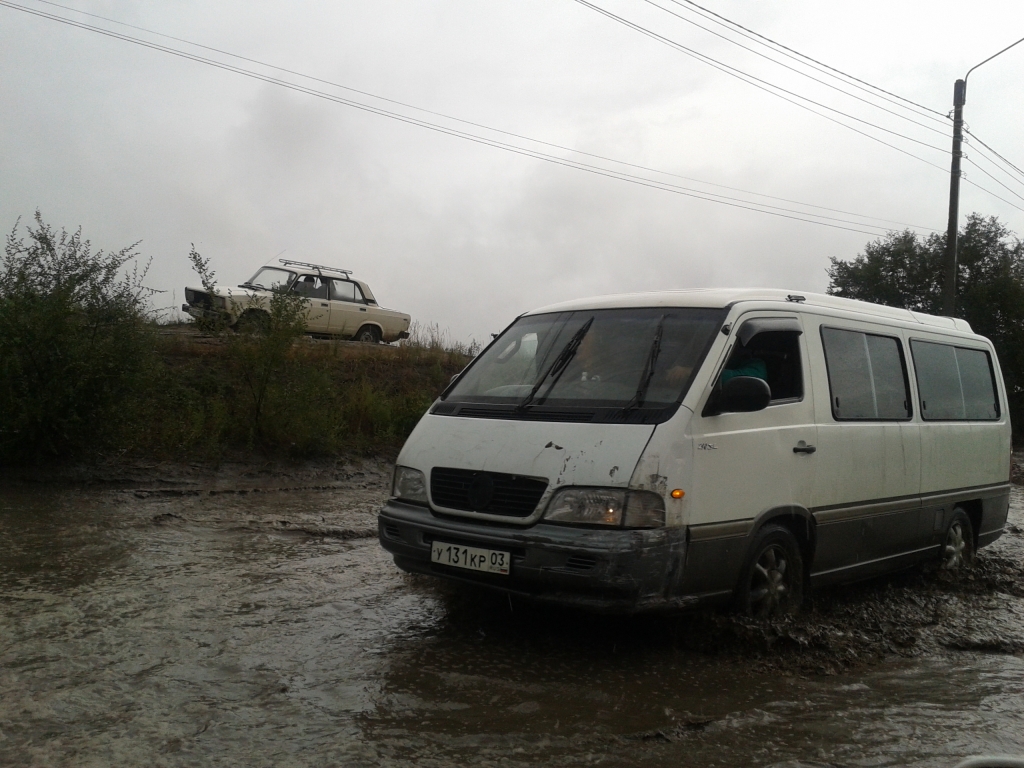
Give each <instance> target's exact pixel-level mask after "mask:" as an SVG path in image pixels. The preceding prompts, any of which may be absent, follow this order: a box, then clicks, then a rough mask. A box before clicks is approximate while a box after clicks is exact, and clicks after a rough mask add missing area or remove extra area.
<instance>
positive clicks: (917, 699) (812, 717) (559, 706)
mask: <svg viewBox="0 0 1024 768" xmlns="http://www.w3.org/2000/svg"><path fill="white" fill-rule="evenodd" d="M235 484H236V485H238V486H239V487H242V486H246V487H248V486H251V485H252V483H248V485H247V483H246V482H242V481H238V482H236V483H235ZM385 484H386V480H385V474H384V472H376V473H374V472H372V471H371V472H369V473H367V474H362V475H360V474H358V473H355V474H352V475H350V476H348V477H346V478H343V479H342V480H340V481H337V482H333V483H332V484H331V485H332V487H330V488H326V489H324V488H320V489H313V490H309V489H307V490H301V489H299V490H285V491H282V490H276V489H274V488H273V487H271V486H272V483H270V484H269V485H268V484H267V483H264V486H265V487H264V488H263V489H262V490H261V492H259V493H254V492H250V493H246V494H237V493H221V492H218V493H214V494H212V495H211V494H210V493H209V492H208V490H207V489H203V490H202V491H201V492H199V491H197V490H194V489H186V490H185V492H184V493H182V492H181V491H170V492H168V491H164V490H160V489H156V490H153V489H146V490H138V489H120V490H100V491H96V490H68V489H64V490H60V489H48V490H47V489H38V488H35V489H29V490H24V489H22V490H12V489H10V488H8V489H6V490H3V491H0V765H59V766H64V765H73V766H94V765H95V766H107V765H167V766H178V765H189V766H191V765H214V764H216V765H245V766H262V765H267V766H271V765H273V766H292V765H295V766H307V765H308V766H323V765H343V766H361V765H366V766H378V765H379V766H391V765H394V766H401V765H421V766H449V765H470V764H472V765H495V766H498V765H500V766H520V765H523V766H526V765H529V766H535V765H543V766H564V765H572V766H575V765H609V766H709V765H719V766H789V767H796V766H821V765H835V766H854V765H856V766H888V765H892V766H952V765H954V764H955V763H956V762H957V761H958V760H959V759H961V758H963V757H964V756H967V755H971V754H980V753H1011V754H1024V655H1022V653H1021V650H1022V649H1024V584H1022V583H1020V582H1021V579H1020V576H1021V571H1020V569H1019V568H1017V566H1019V565H1020V560H1021V554H1022V551H1024V546H1022V544H1024V536H1022V535H1021V534H1022V529H1021V528H1020V525H1021V523H1022V522H1024V514H1022V513H1024V503H1022V502H1024V499H1022V497H1021V496H1020V495H1019V494H1018V495H1016V496H1015V498H1014V508H1013V512H1012V518H1011V523H1012V524H1013V526H1014V530H1013V531H1011V533H1009V534H1008V535H1007V536H1005V537H1004V538H1003V539H1002V540H1000V542H998V543H997V545H995V546H993V547H991V548H989V549H988V550H984V551H983V555H982V557H981V563H980V565H979V568H978V569H977V571H976V572H972V574H968V575H964V576H963V577H962V578H960V577H958V580H953V581H950V580H948V579H947V580H945V581H943V580H942V579H941V578H940V575H935V574H926V573H925V574H922V573H915V574H911V575H909V576H901V577H898V578H896V579H889V580H883V581H881V582H874V583H872V584H869V585H864V586H861V587H856V588H854V589H850V590H843V591H836V592H832V593H827V594H825V595H823V596H820V597H818V598H816V603H815V604H814V605H812V606H811V607H810V610H809V611H808V615H807V616H805V617H804V618H802V619H801V622H802V623H796V624H793V625H787V626H781V627H776V628H773V629H772V630H771V631H762V629H760V628H757V627H754V628H751V627H750V626H747V625H744V624H742V623H737V622H735V621H734V620H733V619H731V618H729V617H723V616H721V615H720V614H698V615H694V616H688V617H674V618H644V619H622V618H620V619H602V618H595V617H592V616H587V615H584V614H575V613H570V612H564V611H552V610H545V609H539V608H535V607H531V606H529V605H524V604H520V603H512V602H509V601H508V600H507V599H506V598H493V597H489V596H486V595H477V594H473V593H465V592H460V591H451V590H449V589H447V588H444V587H439V586H438V585H436V584H435V583H433V582H432V581H430V580H427V579H423V578H414V577H410V576H406V575H402V574H401V573H399V572H398V571H397V570H396V569H395V568H394V566H393V564H392V563H391V562H390V559H389V558H388V557H387V556H386V555H385V554H384V553H383V552H382V551H381V550H380V548H379V547H378V545H377V543H376V539H375V523H374V510H375V508H376V506H377V504H378V503H379V501H380V500H381V498H382V497H383V494H384V487H385ZM221 485H222V486H223V485H224V484H223V483H221ZM228 485H230V483H229V484H228ZM220 490H221V491H224V490H231V489H230V488H224V487H221V488H220ZM910 608H912V609H913V610H910ZM890 609H891V610H890ZM901 617H902V618H901ZM901 623H902V624H901ZM823 626H824V627H827V631H825V630H821V627H823ZM822 632H825V634H827V635H828V637H827V638H826V639H824V640H823V639H822V637H823V635H822ZM816 633H817V634H816ZM808 638H810V639H809V640H808ZM901 638H902V639H901ZM908 638H909V639H908ZM965 648H966V649H968V650H963V649H965ZM978 649H984V650H978ZM994 651H998V652H994ZM829 654H834V655H835V656H836V657H837V658H838V659H839V661H838V662H837V663H835V664H833V663H831V661H830V659H829ZM825 672H828V673H830V674H824V673H825Z"/></svg>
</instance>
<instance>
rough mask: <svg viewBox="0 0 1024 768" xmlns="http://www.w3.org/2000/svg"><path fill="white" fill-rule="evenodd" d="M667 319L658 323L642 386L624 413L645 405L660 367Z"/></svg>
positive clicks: (645, 365)
mask: <svg viewBox="0 0 1024 768" xmlns="http://www.w3.org/2000/svg"><path fill="white" fill-rule="evenodd" d="M666 317H668V315H662V316H661V320H659V321H658V327H657V329H656V330H655V331H654V341H652V342H651V349H650V351H649V352H648V353H647V362H646V363H645V364H644V373H643V377H642V378H641V379H640V384H639V385H638V386H637V388H636V394H635V395H633V399H632V400H630V401H629V402H628V403H626V404H625V405H624V406H623V407H622V410H623V411H629V410H632V409H633V408H639V407H640V406H642V405H643V404H644V398H645V397H647V389H648V387H650V386H651V379H653V378H654V371H655V368H656V367H657V365H658V355H659V354H661V335H662V332H663V331H664V330H665V318H666Z"/></svg>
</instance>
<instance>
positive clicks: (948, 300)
mask: <svg viewBox="0 0 1024 768" xmlns="http://www.w3.org/2000/svg"><path fill="white" fill-rule="evenodd" d="M1020 43H1024V37H1022V38H1021V39H1020V40H1018V41H1017V42H1016V43H1013V44H1011V45H1008V46H1006V47H1005V48H1003V50H1001V51H999V52H998V53H994V54H992V55H991V56H989V57H988V58H987V59H985V61H983V62H981V63H979V64H975V65H974V66H973V67H971V68H970V69H969V70H967V74H966V75H964V79H963V80H957V81H956V82H955V83H954V84H953V162H952V164H951V166H950V171H949V225H948V227H947V228H946V281H945V285H944V286H943V296H942V311H943V312H944V313H945V314H946V316H947V317H953V313H954V311H955V310H956V239H957V220H958V219H959V218H960V158H961V157H963V152H961V151H960V145H961V144H962V143H963V138H964V133H963V129H964V104H966V103H967V78H968V77H970V76H971V72H973V71H974V70H976V69H977V68H978V67H980V66H981V65H982V64H987V63H988V62H990V61H992V59H994V58H995V57H996V56H998V55H999V54H1000V53H1006V52H1007V51H1008V50H1010V49H1011V48H1013V46H1014V45H1019V44H1020Z"/></svg>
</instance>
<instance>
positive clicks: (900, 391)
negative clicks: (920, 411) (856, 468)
mask: <svg viewBox="0 0 1024 768" xmlns="http://www.w3.org/2000/svg"><path fill="white" fill-rule="evenodd" d="M821 341H822V344H823V346H824V347H825V364H826V366H827V367H828V385H829V390H830V392H831V395H832V416H833V417H834V418H835V419H836V420H837V421H847V420H873V421H893V420H901V419H909V418H910V416H911V413H912V411H911V408H910V390H909V387H908V386H907V372H906V365H905V364H904V361H903V349H902V346H901V345H900V340H899V339H896V338H893V337H891V336H877V335H875V334H871V333H861V332H859V331H847V330H843V329H840V328H824V327H823V328H822V329H821Z"/></svg>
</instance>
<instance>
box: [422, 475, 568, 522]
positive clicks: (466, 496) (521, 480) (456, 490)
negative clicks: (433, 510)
mask: <svg viewBox="0 0 1024 768" xmlns="http://www.w3.org/2000/svg"><path fill="white" fill-rule="evenodd" d="M547 487H548V484H547V481H545V480H537V479H535V478H532V477H520V476H519V475H508V474H504V473H501V472H479V471H475V470H471V469H451V468H448V467H434V469H433V470H431V472H430V496H431V499H432V500H433V502H434V504H436V505H437V506H439V507H447V508H448V509H460V510H463V511H466V512H484V513H486V514H488V515H506V516H508V517H529V516H530V515H531V514H533V511H534V510H535V509H536V508H537V504H538V503H539V502H540V498H541V496H543V495H544V491H545V490H546V489H547Z"/></svg>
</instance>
